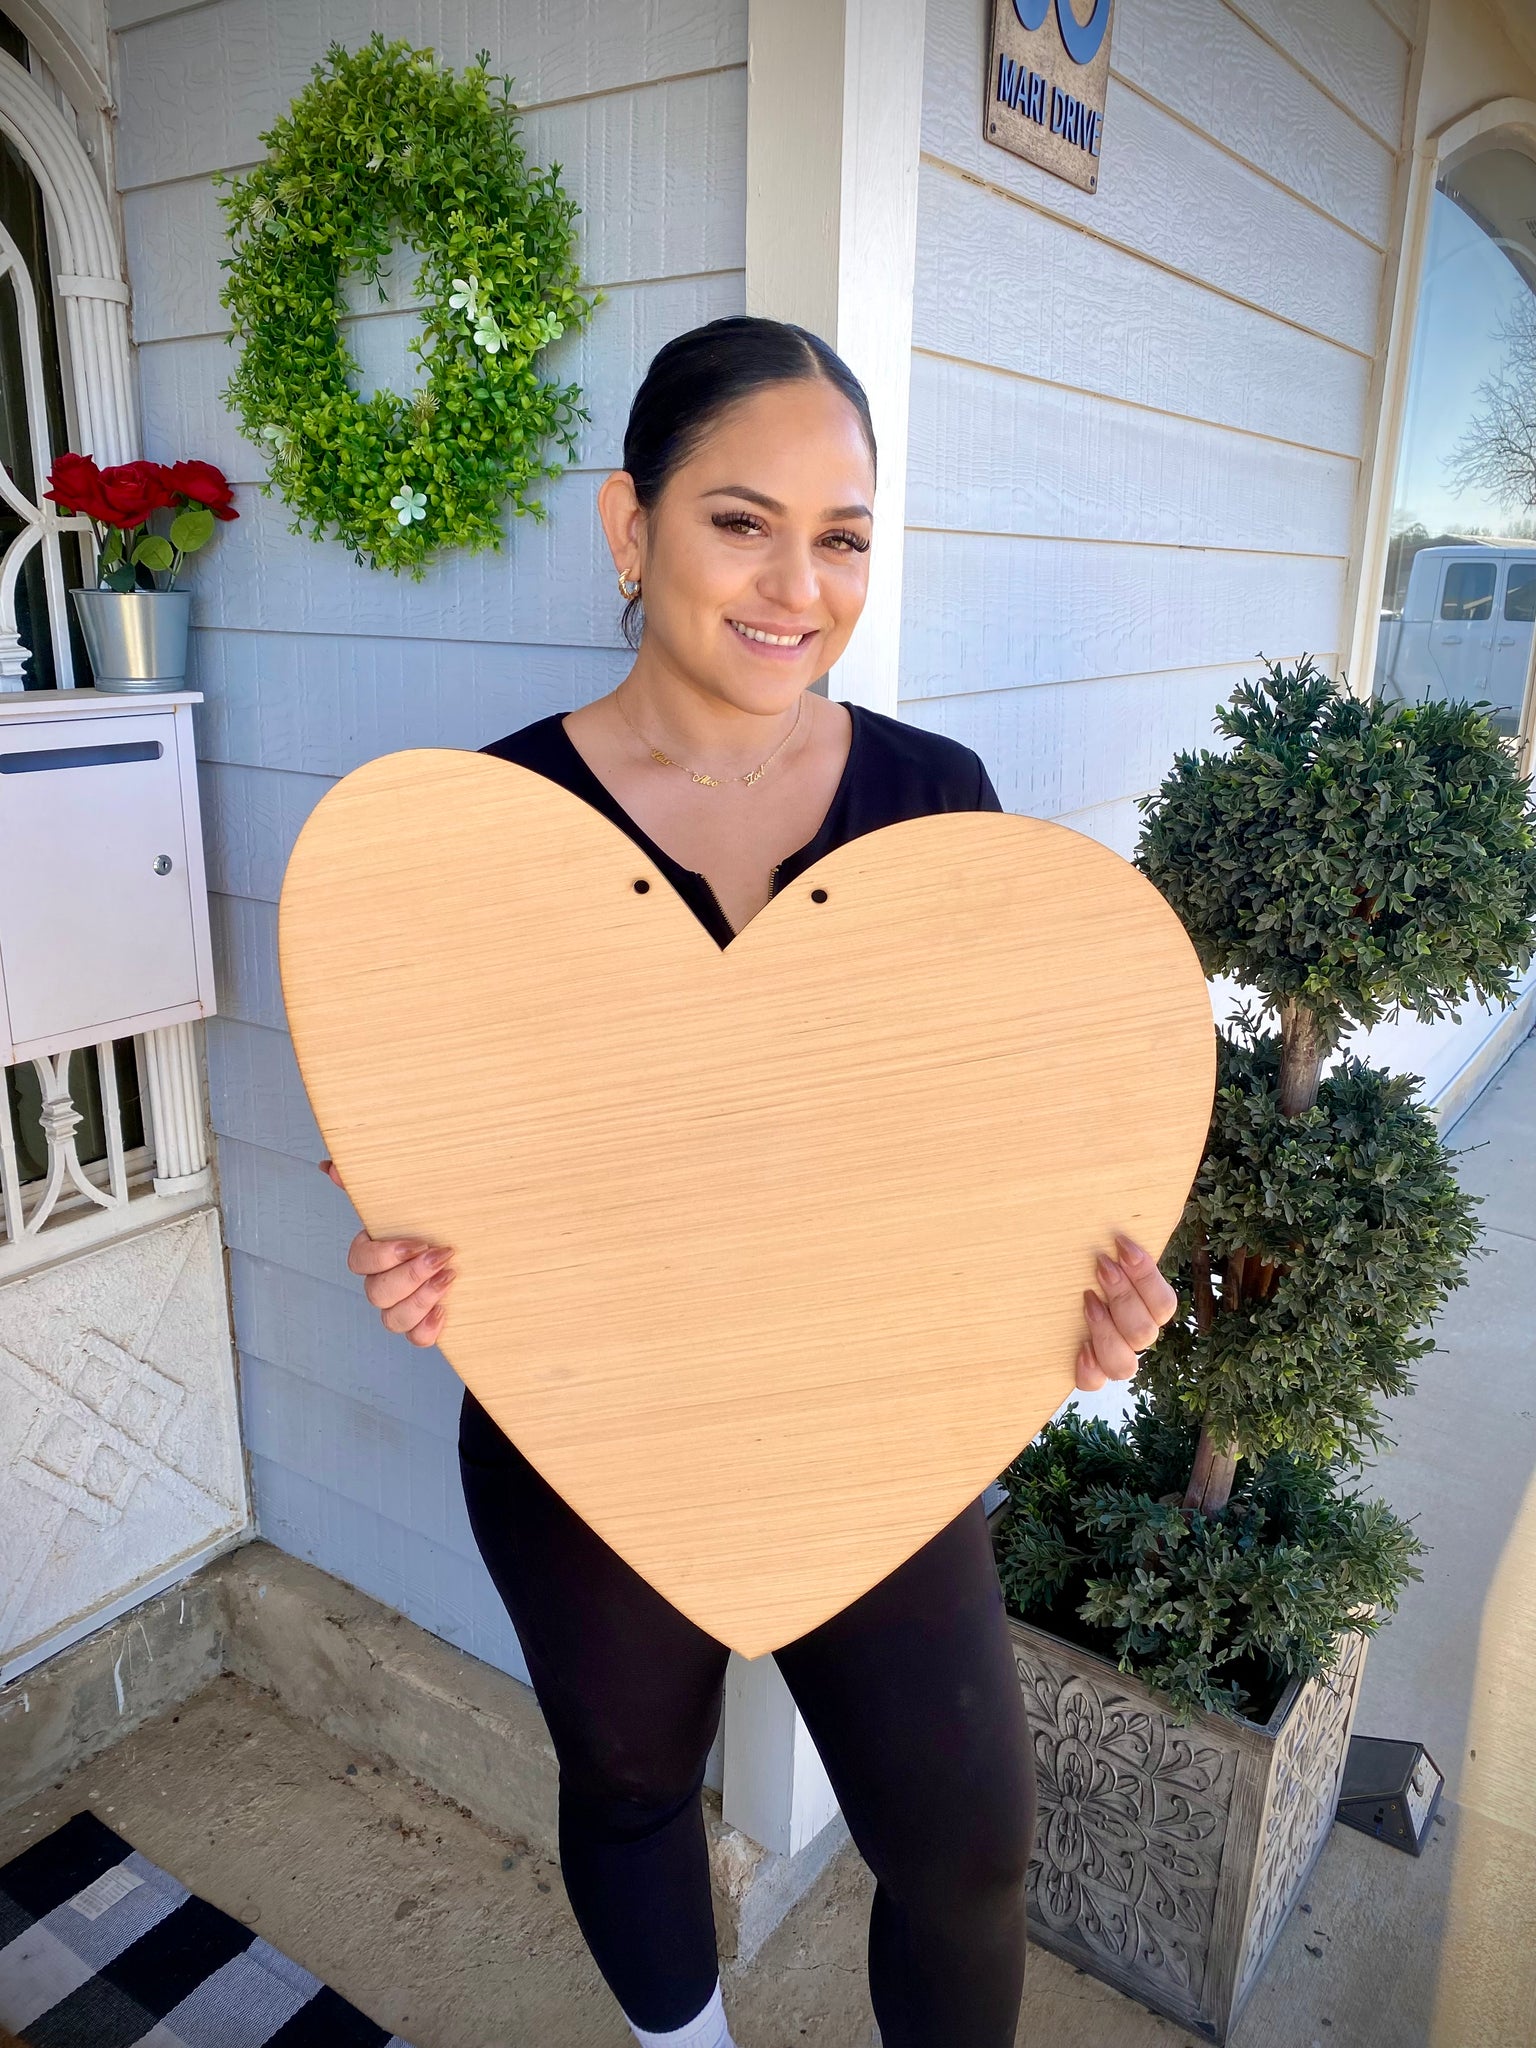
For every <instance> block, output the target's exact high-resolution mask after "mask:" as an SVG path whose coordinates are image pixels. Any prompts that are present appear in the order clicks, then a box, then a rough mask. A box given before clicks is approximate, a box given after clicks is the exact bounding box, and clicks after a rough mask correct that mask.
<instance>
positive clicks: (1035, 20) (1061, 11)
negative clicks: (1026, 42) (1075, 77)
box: [1013, 0, 1112, 64]
mask: <svg viewBox="0 0 1536 2048" xmlns="http://www.w3.org/2000/svg"><path fill="white" fill-rule="evenodd" d="M1111 4H1112V0H1094V7H1093V13H1092V14H1091V15H1090V16H1089V18H1088V20H1087V21H1079V20H1078V18H1077V16H1076V15H1075V14H1074V13H1073V12H1072V0H1056V21H1057V24H1058V26H1059V27H1060V29H1061V40H1062V41H1063V42H1064V43H1065V44H1066V46H1067V55H1068V56H1069V57H1070V58H1071V59H1072V62H1073V63H1074V64H1091V63H1092V62H1093V60H1094V58H1095V57H1097V55H1098V54H1099V45H1100V44H1101V43H1102V42H1103V40H1104V32H1105V30H1106V29H1107V28H1108V27H1109V10H1110V6H1111ZM1013 11H1014V13H1015V14H1016V15H1017V16H1018V17H1019V21H1020V23H1021V24H1022V26H1023V27H1025V28H1030V29H1034V28H1043V27H1044V26H1045V17H1046V16H1047V15H1048V14H1049V13H1050V11H1051V0H1013Z"/></svg>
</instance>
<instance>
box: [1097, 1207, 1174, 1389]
mask: <svg viewBox="0 0 1536 2048" xmlns="http://www.w3.org/2000/svg"><path fill="white" fill-rule="evenodd" d="M1115 1245H1116V1249H1117V1250H1118V1252H1119V1257H1118V1258H1110V1257H1109V1256H1108V1255H1107V1254H1106V1253H1104V1252H1100V1254H1099V1260H1098V1272H1099V1288H1100V1289H1101V1290H1102V1292H1101V1293H1098V1292H1095V1290H1094V1289H1093V1288H1091V1287H1086V1288H1084V1290H1083V1309H1084V1312H1085V1314H1086V1315H1087V1318H1088V1335H1087V1337H1086V1338H1085V1339H1084V1340H1083V1342H1082V1343H1081V1344H1080V1345H1079V1346H1078V1352H1077V1384H1078V1386H1079V1387H1080V1388H1081V1389H1082V1391H1083V1392H1084V1393H1085V1394H1092V1393H1096V1392H1097V1391H1098V1389H1099V1388H1100V1387H1102V1386H1103V1385H1104V1383H1105V1381H1106V1380H1128V1379H1130V1378H1131V1377H1132V1375H1133V1374H1134V1373H1135V1371H1136V1367H1137V1366H1138V1364H1139V1363H1140V1360H1139V1359H1138V1358H1137V1356H1136V1354H1137V1352H1138V1351H1145V1350H1146V1348H1147V1346H1148V1345H1149V1344H1154V1343H1156V1341H1157V1336H1158V1332H1159V1331H1160V1330H1161V1329H1162V1327H1163V1325H1164V1323H1166V1322H1167V1321H1168V1320H1169V1318H1170V1317H1171V1316H1172V1314H1173V1312H1174V1310H1175V1309H1176V1308H1177V1307H1178V1305H1179V1297H1178V1296H1177V1294H1175V1293H1174V1291H1173V1289H1172V1288H1171V1287H1170V1286H1169V1285H1168V1282H1167V1281H1166V1280H1165V1279H1164V1278H1163V1276H1162V1274H1161V1272H1160V1271H1159V1270H1158V1266H1157V1261H1156V1260H1155V1259H1154V1258H1153V1257H1152V1255H1151V1253H1150V1252H1144V1251H1143V1250H1142V1248H1141V1246H1140V1245H1139V1244H1136V1243H1133V1241H1132V1240H1131V1239H1130V1238H1128V1237H1121V1236H1119V1235H1118V1234H1117V1235H1116V1238H1115Z"/></svg>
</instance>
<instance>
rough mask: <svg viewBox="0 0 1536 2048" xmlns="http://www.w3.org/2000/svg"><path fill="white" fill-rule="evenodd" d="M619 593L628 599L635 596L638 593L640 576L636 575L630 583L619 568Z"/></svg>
mask: <svg viewBox="0 0 1536 2048" xmlns="http://www.w3.org/2000/svg"><path fill="white" fill-rule="evenodd" d="M619 594H620V595H621V596H622V597H626V598H630V599H634V598H637V597H638V596H639V595H640V578H639V577H638V576H637V577H636V578H635V580H634V582H633V583H631V582H630V580H629V578H628V577H627V576H626V575H625V574H624V572H623V570H622V569H621V570H620V571H619Z"/></svg>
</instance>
